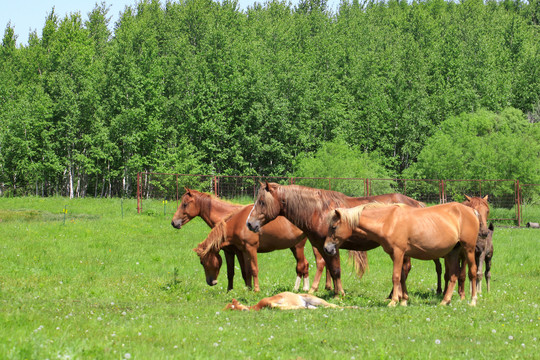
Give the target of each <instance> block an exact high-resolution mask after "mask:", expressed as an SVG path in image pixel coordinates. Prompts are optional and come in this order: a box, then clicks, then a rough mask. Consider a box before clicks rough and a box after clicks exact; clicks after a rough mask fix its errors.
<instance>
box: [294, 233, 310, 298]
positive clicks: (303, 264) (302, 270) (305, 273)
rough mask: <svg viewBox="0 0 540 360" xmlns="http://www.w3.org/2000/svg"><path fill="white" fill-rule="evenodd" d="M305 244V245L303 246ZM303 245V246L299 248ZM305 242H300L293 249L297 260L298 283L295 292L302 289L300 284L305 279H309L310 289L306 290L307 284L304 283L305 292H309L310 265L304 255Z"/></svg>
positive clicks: (295, 285)
mask: <svg viewBox="0 0 540 360" xmlns="http://www.w3.org/2000/svg"><path fill="white" fill-rule="evenodd" d="M302 243H303V244H302ZM299 245H301V246H299ZM303 245H305V241H303V242H300V243H298V244H296V245H295V246H293V247H292V248H290V249H291V251H292V253H293V256H294V258H295V260H296V282H295V284H294V291H298V289H299V288H300V282H301V281H302V279H305V278H306V277H307V279H308V285H307V286H308V288H307V289H306V284H305V281H304V288H303V290H304V291H307V290H309V270H308V268H309V264H308V263H307V260H306V257H305V255H304V246H303Z"/></svg>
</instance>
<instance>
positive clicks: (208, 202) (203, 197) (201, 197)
mask: <svg viewBox="0 0 540 360" xmlns="http://www.w3.org/2000/svg"><path fill="white" fill-rule="evenodd" d="M190 192H192V193H193V194H196V195H197V202H198V203H199V207H200V209H201V213H207V214H209V213H210V210H211V209H212V202H215V201H217V202H219V203H222V204H224V205H227V206H232V207H235V208H237V209H240V208H243V207H244V206H245V205H240V204H235V203H232V202H229V201H227V200H223V199H220V198H218V197H217V196H215V195H213V194H207V193H204V192H200V191H197V190H190Z"/></svg>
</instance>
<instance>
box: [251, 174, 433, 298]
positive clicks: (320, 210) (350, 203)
mask: <svg viewBox="0 0 540 360" xmlns="http://www.w3.org/2000/svg"><path fill="white" fill-rule="evenodd" d="M373 201H378V202H384V203H405V204H408V205H410V206H413V207H423V206H425V205H424V204H423V203H421V202H419V201H416V200H414V199H411V198H409V197H407V196H405V195H402V194H386V195H377V196H367V197H349V196H346V195H344V194H342V193H340V192H337V191H331V190H322V189H313V188H309V187H304V186H298V185H279V184H276V183H265V184H263V183H261V187H260V188H259V192H258V195H257V200H256V201H255V206H254V207H253V210H252V211H251V214H250V216H249V218H248V220H247V226H248V228H249V229H250V230H251V231H255V232H257V231H260V229H261V227H262V226H263V225H264V224H267V223H268V222H270V221H272V220H273V219H275V218H276V217H278V216H279V215H281V216H284V217H286V218H287V219H288V220H289V221H291V222H292V223H293V224H294V225H296V226H298V227H299V228H300V229H302V231H304V233H305V234H307V236H308V239H309V240H310V242H311V245H312V246H313V247H314V248H317V249H318V250H319V252H320V253H321V254H322V255H323V257H324V260H325V262H326V265H327V268H328V269H329V270H330V275H331V276H332V280H333V281H334V291H335V293H336V294H344V293H345V292H344V291H343V286H342V284H341V270H340V259H339V254H335V255H332V256H331V255H328V254H326V253H324V241H325V239H326V236H327V234H328V225H327V223H326V221H327V217H328V213H329V212H330V211H331V210H333V209H335V208H338V207H354V206H358V205H362V204H366V203H369V202H373ZM355 237H358V236H355ZM377 246H379V244H378V243H377V242H375V241H372V240H368V239H366V238H365V237H363V236H360V237H358V238H357V239H354V241H345V243H344V244H343V246H342V248H344V249H348V250H356V251H361V252H360V253H359V252H355V254H357V255H358V256H356V257H355V260H356V261H355V264H356V265H357V266H358V267H357V271H359V272H363V270H364V268H365V266H367V257H366V254H365V252H364V251H366V250H371V249H373V248H376V247H377ZM403 270H404V278H406V276H407V274H408V272H409V270H410V261H405V263H404V269H403ZM318 285H319V283H318V281H317V279H315V280H314V281H313V284H312V286H311V290H310V292H312V291H314V290H316V289H317V287H318Z"/></svg>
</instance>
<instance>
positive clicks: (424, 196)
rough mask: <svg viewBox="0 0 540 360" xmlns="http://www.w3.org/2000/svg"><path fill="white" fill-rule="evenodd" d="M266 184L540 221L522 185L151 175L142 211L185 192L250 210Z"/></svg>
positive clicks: (143, 177) (535, 188) (529, 190)
mask: <svg viewBox="0 0 540 360" xmlns="http://www.w3.org/2000/svg"><path fill="white" fill-rule="evenodd" d="M264 181H268V182H276V183H279V184H282V185H291V184H296V185H303V186H309V187H314V188H319V189H326V190H335V191H339V192H342V193H344V194H345V195H348V196H368V195H380V194H385V193H391V192H397V193H401V194H404V195H407V196H409V197H411V198H414V199H416V200H418V201H422V202H424V203H426V204H428V205H434V204H443V203H446V202H451V201H458V202H462V201H464V200H465V195H468V196H480V197H485V196H486V195H487V196H488V200H489V203H490V206H491V212H490V221H493V222H496V223H499V224H517V225H518V226H521V224H522V223H527V222H538V221H539V220H540V184H520V183H519V181H518V180H454V179H452V180H429V179H366V178H315V177H268V176H218V175H191V174H165V173H148V172H145V173H139V174H138V175H137V211H138V212H139V213H141V212H142V211H143V202H144V200H145V199H163V200H164V201H175V202H176V206H178V205H179V202H180V198H181V196H182V194H183V193H184V192H185V189H184V188H190V189H195V190H198V191H203V192H207V193H211V194H214V195H216V196H218V197H220V198H222V199H226V200H231V201H235V202H241V203H246V204H247V203H250V202H253V200H254V199H255V197H256V195H257V191H258V189H259V186H260V182H264ZM537 209H538V210H537Z"/></svg>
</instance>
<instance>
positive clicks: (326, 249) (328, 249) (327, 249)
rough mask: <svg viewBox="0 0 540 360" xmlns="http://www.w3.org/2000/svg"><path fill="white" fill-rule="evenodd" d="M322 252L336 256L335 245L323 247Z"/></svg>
mask: <svg viewBox="0 0 540 360" xmlns="http://www.w3.org/2000/svg"><path fill="white" fill-rule="evenodd" d="M324 252H325V253H327V254H328V255H331V256H334V255H336V253H337V249H336V245H334V244H328V245H324Z"/></svg>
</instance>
